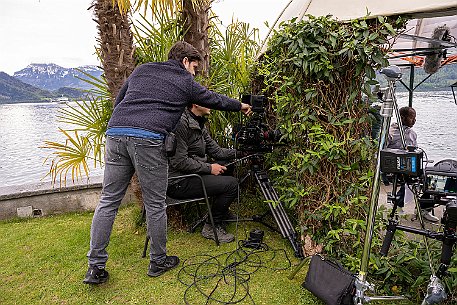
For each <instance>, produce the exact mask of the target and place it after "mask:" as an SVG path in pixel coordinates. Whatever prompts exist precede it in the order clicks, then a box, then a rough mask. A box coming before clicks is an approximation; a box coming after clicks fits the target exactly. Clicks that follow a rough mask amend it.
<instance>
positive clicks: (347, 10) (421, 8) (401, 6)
mask: <svg viewBox="0 0 457 305" xmlns="http://www.w3.org/2000/svg"><path fill="white" fill-rule="evenodd" d="M306 15H313V16H325V15H332V16H333V17H335V18H336V19H337V20H341V21H346V20H350V19H355V18H362V17H365V16H367V15H369V17H376V16H394V15H407V16H409V17H411V18H414V19H412V20H410V21H409V22H408V24H407V26H406V31H405V32H404V34H406V35H405V36H401V37H397V38H396V40H395V44H394V46H393V48H394V49H417V48H427V47H428V46H429V43H430V41H427V40H426V39H420V38H421V37H424V38H431V37H432V35H433V31H434V29H435V28H436V27H438V26H442V25H446V26H447V27H449V28H450V34H451V37H453V40H452V42H453V45H455V46H456V47H453V48H450V49H448V51H447V52H448V55H451V56H452V55H454V54H457V44H456V37H457V17H456V15H457V0H378V1H374V0H343V1H341V0H291V1H290V2H289V3H288V4H287V5H286V7H285V8H284V10H283V11H282V12H281V13H280V15H279V17H278V19H277V21H276V23H275V24H274V25H273V28H272V29H278V27H279V24H280V23H281V22H282V21H286V20H290V19H292V18H295V17H297V18H298V20H302V19H306ZM270 34H271V32H270V33H268V35H267V37H266V38H265V40H264V44H263V46H262V48H261V49H262V50H261V52H262V53H263V52H264V51H265V50H266V42H267V41H268V38H269V36H270ZM406 36H409V37H406ZM411 36H414V37H413V38H412V37H411ZM397 55H398V54H397ZM396 62H398V61H396Z"/></svg>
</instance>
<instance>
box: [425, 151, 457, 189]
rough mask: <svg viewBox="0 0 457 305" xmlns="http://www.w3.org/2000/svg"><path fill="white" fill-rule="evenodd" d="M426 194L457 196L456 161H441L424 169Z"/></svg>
mask: <svg viewBox="0 0 457 305" xmlns="http://www.w3.org/2000/svg"><path fill="white" fill-rule="evenodd" d="M425 177H426V181H425V182H426V183H425V188H426V192H427V193H433V194H442V195H457V161H455V160H450V159H449V160H443V161H440V162H438V163H437V164H436V165H435V166H432V167H426V168H425Z"/></svg>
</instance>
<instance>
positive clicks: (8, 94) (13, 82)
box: [0, 72, 54, 104]
mask: <svg viewBox="0 0 457 305" xmlns="http://www.w3.org/2000/svg"><path fill="white" fill-rule="evenodd" d="M53 96H54V94H52V93H51V92H49V91H47V90H42V89H40V88H37V87H34V86H32V85H29V84H26V83H23V82H21V81H20V80H18V79H16V78H15V77H12V76H10V75H8V74H6V73H4V72H0V104H2V103H14V102H40V101H47V100H46V98H47V99H49V98H51V97H53Z"/></svg>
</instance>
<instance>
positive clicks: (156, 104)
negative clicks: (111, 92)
mask: <svg viewBox="0 0 457 305" xmlns="http://www.w3.org/2000/svg"><path fill="white" fill-rule="evenodd" d="M189 104H197V105H201V106H204V107H208V108H213V109H218V110H227V111H239V110H240V109H241V103H240V102H239V101H237V100H234V99H231V98H229V97H226V96H224V95H221V94H218V93H215V92H212V91H210V90H208V89H206V88H205V87H203V86H202V85H200V84H199V83H197V82H196V81H195V80H194V77H193V76H192V74H190V73H189V72H188V71H187V70H186V69H185V67H184V65H183V64H181V63H179V62H178V61H176V60H169V61H166V62H159V63H146V64H143V65H140V66H138V67H136V69H135V70H134V71H133V72H132V74H131V75H130V76H129V78H128V79H127V80H126V82H125V83H124V85H123V86H122V88H121V89H120V91H119V94H118V96H117V98H116V102H115V105H114V111H113V114H112V116H111V119H110V120H109V123H108V127H133V128H141V129H145V130H149V131H153V132H158V133H161V134H164V135H165V134H167V133H168V132H170V131H172V130H173V129H174V128H175V125H176V123H177V122H178V121H179V118H180V117H181V114H182V113H183V111H184V109H185V107H186V106H187V105H189Z"/></svg>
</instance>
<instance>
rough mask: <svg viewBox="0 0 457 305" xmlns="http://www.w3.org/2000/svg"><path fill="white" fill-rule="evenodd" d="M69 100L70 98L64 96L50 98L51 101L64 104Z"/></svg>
mask: <svg viewBox="0 0 457 305" xmlns="http://www.w3.org/2000/svg"><path fill="white" fill-rule="evenodd" d="M69 101H70V100H69V99H68V97H66V96H61V97H58V98H55V99H51V102H52V103H58V104H66V103H68V102H69Z"/></svg>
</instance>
